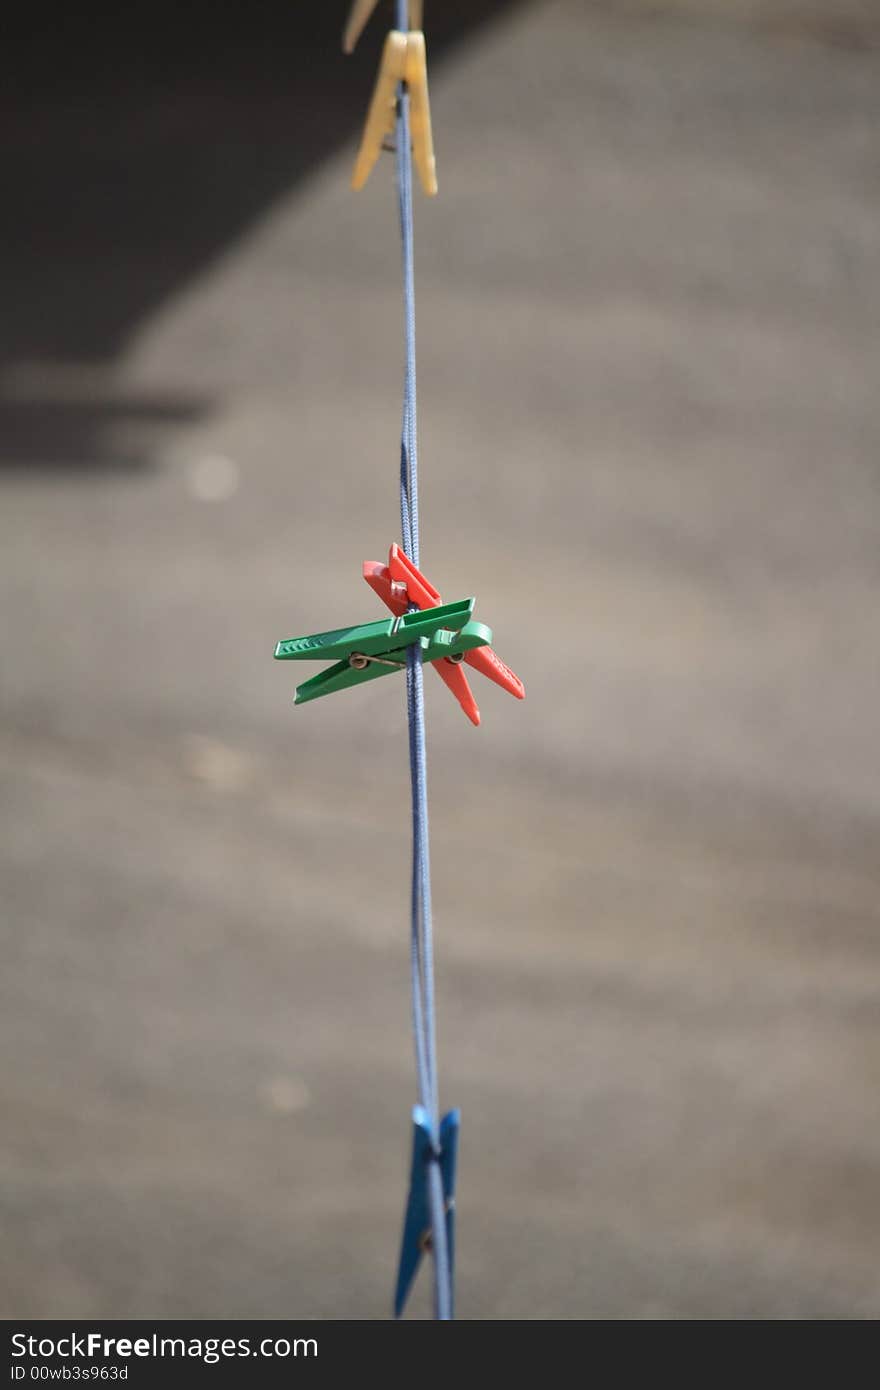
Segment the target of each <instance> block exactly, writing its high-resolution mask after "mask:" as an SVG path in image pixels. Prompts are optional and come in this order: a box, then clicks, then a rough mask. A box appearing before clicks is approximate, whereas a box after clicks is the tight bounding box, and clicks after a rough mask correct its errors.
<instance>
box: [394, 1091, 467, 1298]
mask: <svg viewBox="0 0 880 1390" xmlns="http://www.w3.org/2000/svg"><path fill="white" fill-rule="evenodd" d="M460 1126H461V1111H459V1110H450V1111H449V1114H448V1115H444V1116H443V1119H442V1120H441V1121H440V1153H439V1155H437V1154H436V1153H435V1149H434V1142H433V1140H432V1138H431V1118H430V1116H429V1114H428V1112H427V1110H425V1109H424V1108H423V1106H421V1105H417V1106H416V1107H415V1108H414V1110H413V1150H412V1167H411V1169H410V1179H409V1196H408V1198H407V1202H406V1216H405V1217H404V1222H403V1238H402V1240H401V1242H400V1263H399V1265H398V1268H397V1288H396V1290H395V1293H394V1316H395V1317H396V1318H399V1317H400V1315H401V1313H402V1312H403V1309H404V1305H405V1303H406V1300H407V1298H408V1296H409V1291H410V1289H411V1288H412V1285H413V1281H414V1279H415V1277H416V1274H417V1273H418V1268H419V1265H420V1263H421V1259H422V1255H423V1254H424V1253H425V1251H426V1250H430V1248H431V1214H430V1211H431V1209H430V1203H429V1201H428V1164H429V1163H430V1162H431V1161H432V1160H434V1161H436V1162H437V1163H439V1165H440V1178H441V1182H442V1184H443V1203H444V1208H445V1211H446V1249H447V1251H448V1255H449V1273H450V1276H451V1275H452V1274H453V1272H454V1270H455V1164H456V1159H457V1157H458V1131H459V1128H460ZM451 1282H452V1281H451V1278H450V1283H451Z"/></svg>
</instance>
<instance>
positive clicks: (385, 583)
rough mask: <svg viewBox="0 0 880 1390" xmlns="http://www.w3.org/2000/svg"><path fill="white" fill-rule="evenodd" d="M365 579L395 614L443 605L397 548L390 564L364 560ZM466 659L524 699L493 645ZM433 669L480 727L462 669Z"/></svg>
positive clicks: (446, 665)
mask: <svg viewBox="0 0 880 1390" xmlns="http://www.w3.org/2000/svg"><path fill="white" fill-rule="evenodd" d="M364 579H365V580H366V581H367V583H368V584H369V586H370V588H371V589H373V590H374V591H375V592H376V593H377V594H378V595H379V597H380V598H381V599H382V602H383V603H385V604H386V605H387V607H388V608H390V609H391V612H392V613H397V614H402V613H405V612H406V611H407V609H408V607H409V605H410V604H413V603H414V604H416V606H417V607H418V608H421V609H430V608H436V607H437V606H438V605H439V604H441V603H442V602H443V600H442V599H441V597H440V594H439V593H438V591H437V590H436V589H435V588H434V585H433V584H432V583H431V582H430V580H428V579H426V578H425V576H424V575H423V574H422V572H421V571H420V570H418V569H416V567H415V565H414V564H413V562H412V560H410V558H409V556H407V555H405V554H404V552H403V551H402V550H401V549H400V546H398V545H392V547H391V549H390V550H389V552H388V564H387V565H382V564H379V563H378V561H376V560H365V561H364ZM463 660H464V661H465V662H466V663H467V665H468V666H470V667H472V668H473V669H474V670H475V671H480V672H482V674H483V675H484V676H487V677H488V678H489V680H491V681H494V682H495V684H496V685H500V686H501V688H502V690H506V691H507V692H508V693H509V694H510V695H513V696H514V697H515V698H516V699H517V700H523V699H525V694H526V691H525V686H524V685H523V683H522V681H521V680H520V678H519V676H517V675H516V674H515V673H514V672H513V671H511V669H510V667H509V666H505V664H504V662H503V661H502V660H501V658H500V657H499V656H498V655H497V653H496V652H494V651H493V650H492V648H491V647H490V646H485V647H481V648H480V649H479V651H477V650H476V649H475V650H473V651H470V652H467V653H466V654H465V656H464V658H463ZM434 670H435V671H436V672H437V674H438V676H440V677H441V679H442V680H443V681H444V682H445V684H446V685H447V686H448V687H449V689H450V690H451V691H452V693H453V695H454V696H455V698H456V700H458V703H459V704H460V705H461V707H462V709H463V710H464V712H465V714H466V715H467V717H468V719H469V720H470V721H471V723H472V724H479V722H480V711H479V709H478V708H477V702H476V700H475V699H474V696H473V692H472V691H471V688H470V685H469V683H468V679H467V676H466V675H465V673H464V671H463V670H462V669H461V666H459V665H458V664H453V663H452V662H449V661H438V662H435V663H434Z"/></svg>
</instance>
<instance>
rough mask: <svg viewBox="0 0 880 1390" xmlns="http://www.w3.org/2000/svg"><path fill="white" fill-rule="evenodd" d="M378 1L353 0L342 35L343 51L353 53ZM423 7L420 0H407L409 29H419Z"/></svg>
mask: <svg viewBox="0 0 880 1390" xmlns="http://www.w3.org/2000/svg"><path fill="white" fill-rule="evenodd" d="M378 3H379V0H354V4H353V5H352V7H351V13H350V14H349V16H348V23H347V24H346V26H345V32H344V33H343V35H342V51H343V53H354V50H355V48H356V47H357V41H358V39H359V38H360V36H361V34H362V33H363V32H364V29H365V28H366V27H367V20H368V19H369V18H370V15H371V14H372V13H373V11H374V9H375V8H376V5H377V4H378ZM423 8H424V6H423V5H422V0H409V4H408V6H407V13H408V16H409V18H408V23H409V27H410V29H421V27H422V11H423Z"/></svg>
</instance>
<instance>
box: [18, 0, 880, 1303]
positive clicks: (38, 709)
mask: <svg viewBox="0 0 880 1390" xmlns="http://www.w3.org/2000/svg"><path fill="white" fill-rule="evenodd" d="M307 8H310V9H311V10H313V11H316V12H317V13H316V14H314V15H310V16H308V17H306V11H307ZM291 10H292V11H296V12H297V13H294V14H291V13H290V11H291ZM344 11H345V5H344V4H343V3H340V4H338V5H326V6H320V5H319V6H311V7H304V6H287V7H286V10H285V11H284V12H283V13H279V15H278V17H277V20H276V21H275V22H272V21H271V20H270V19H268V18H266V17H265V16H263V15H262V14H258V13H256V12H255V13H254V15H252V16H250V18H249V19H248V20H247V21H246V20H244V19H238V20H232V19H222V18H219V17H218V15H217V14H216V13H214V14H213V15H212V16H211V20H210V22H208V21H207V20H206V22H205V24H204V25H201V24H200V23H198V22H197V20H196V19H194V18H193V17H192V15H190V16H189V17H188V18H189V21H190V22H189V24H188V27H187V29H186V30H185V31H184V30H182V29H181V28H180V21H179V20H178V21H176V22H175V21H174V20H173V18H172V17H171V16H168V17H164V16H163V17H162V19H161V22H160V21H158V20H157V19H156V12H155V10H154V9H153V8H152V7H151V8H150V9H149V10H147V9H146V8H145V7H144V8H143V9H141V8H140V7H138V6H134V7H125V12H124V14H123V15H122V16H120V17H119V18H118V19H117V20H116V21H115V24H116V28H115V29H108V28H107V24H106V22H104V21H102V22H101V23H100V24H99V23H98V22H97V21H94V22H91V21H89V20H87V19H86V18H84V17H83V16H81V15H77V16H76V17H72V18H71V19H70V20H69V21H68V22H69V24H70V26H71V27H70V30H69V31H66V30H64V29H59V30H55V31H53V32H52V33H38V32H36V30H34V31H33V32H30V33H28V34H23V35H21V36H20V38H19V39H18V40H16V42H15V44H13V45H12V46H11V48H9V47H8V49H7V56H6V61H7V63H9V64H11V66H12V68H13V69H14V72H13V73H12V77H13V79H14V80H13V81H12V82H11V83H9V84H7V85H6V87H5V88H4V95H3V98H2V103H0V105H2V109H0V154H2V158H3V162H4V167H5V170H6V174H5V181H4V186H5V191H6V194H7V197H6V199H5V200H4V201H5V212H4V215H3V219H2V221H3V229H2V240H3V255H2V265H3V270H4V272H5V273H4V277H3V278H4V287H3V291H2V312H0V497H2V501H0V579H2V589H0V593H2V600H0V601H2V616H3V648H2V650H3V655H2V684H0V698H2V731H0V771H2V781H0V796H2V801H0V805H2V833H0V876H2V961H3V968H2V975H0V991H2V1014H0V1045H2V1055H3V1059H4V1060H3V1066H2V1073H0V1087H2V1113H3V1124H2V1141H0V1203H2V1218H0V1222H2V1224H0V1229H2V1239H0V1313H2V1314H3V1315H5V1316H7V1317H12V1316H15V1317H28V1316H29V1317H52V1316H55V1317H73V1318H75V1317H106V1318H110V1317H140V1318H158V1317H181V1318H182V1317H217V1318H245V1317H283V1316H292V1317H317V1318H339V1317H354V1318H382V1317H385V1316H387V1315H388V1313H389V1307H390V1296H391V1289H392V1283H393V1278H394V1269H395V1261H396V1254H397V1244H398V1238H399V1225H400V1220H401V1215H402V1205H403V1200H404V1194H405V1183H406V1171H407V1163H408V1153H407V1150H408V1144H409V1107H410V1106H411V1104H412V1102H413V1099H414V1082H413V1062H412V1056H411V1042H410V1032H409V1004H408V959H407V932H408V863H409V810H408V795H409V791H408V766H407V751H406V736H405V715H404V692H403V687H402V683H400V682H397V683H395V682H393V681H391V680H389V681H382V682H380V683H378V684H376V685H370V686H367V687H366V688H364V689H363V690H359V691H349V692H345V693H344V694H341V695H339V696H337V697H335V698H333V699H328V700H326V701H321V702H320V703H318V704H315V705H310V706H307V707H305V708H303V709H297V710H294V709H293V708H292V705H291V699H292V695H293V687H294V685H295V683H296V680H297V679H298V678H302V675H303V674H306V675H308V674H312V673H313V670H314V669H316V668H305V670H304V671H299V670H295V669H293V668H291V667H290V666H283V665H276V664H274V663H273V661H272V659H271V654H272V648H273V645H274V643H275V641H276V640H277V639H278V638H280V637H285V636H291V635H293V634H297V633H301V632H308V631H315V630H318V629H321V628H326V627H334V626H338V625H339V624H341V623H347V622H350V621H367V620H368V619H370V618H371V617H379V616H381V610H380V607H379V605H378V601H377V600H376V599H375V597H374V596H373V595H372V594H371V593H370V591H369V590H368V589H367V588H366V586H365V585H364V584H363V582H362V580H361V578H360V568H361V562H362V561H363V560H364V559H368V558H369V559H381V558H382V557H383V556H384V555H385V553H386V552H387V548H388V545H389V543H390V542H391V541H392V540H394V539H399V537H398V527H399V521H398V501H397V483H396V470H397V450H398V445H397V437H398V431H399V412H400V391H401V309H400V288H399V252H398V242H397V222H396V210H395V202H394V191H393V161H391V160H390V159H386V160H383V161H382V162H381V163H380V165H379V167H378V168H377V170H376V171H375V173H374V175H373V177H372V178H371V180H370V183H369V185H368V186H367V189H366V190H365V192H364V193H362V194H360V195H354V194H352V193H351V192H350V191H349V188H348V178H349V173H350V167H351V163H352V160H353V156H354V151H355V147H356V143H357V138H358V129H359V126H360V123H361V120H362V117H363V114H364V111H365V109H366V102H367V99H368V94H369V90H370V88H371V85H372V81H373V76H374V72H375V66H376V61H377V55H378V50H379V45H380V42H381V39H382V31H383V30H384V29H385V28H386V27H387V21H388V19H389V13H388V7H385V9H384V10H383V11H382V12H381V15H380V17H379V19H378V20H376V21H374V22H373V24H372V25H371V29H370V31H369V33H368V34H367V35H366V36H365V38H364V41H363V43H362V47H361V48H360V49H359V51H358V53H357V55H356V57H355V58H354V59H351V60H345V59H343V57H342V56H341V54H340V52H339V50H338V34H339V31H340V29H341V25H342V20H343V16H344ZM193 14H194V12H193ZM426 18H427V24H426V28H427V34H428V43H429V59H430V73H431V82H432V87H431V95H432V102H433V114H434V125H435V137H436V145H437V155H438V169H439V178H440V186H441V192H440V197H439V198H438V199H436V201H434V202H429V201H427V200H424V199H422V198H419V201H418V204H417V208H416V212H417V276H418V311H419V347H420V358H419V365H420V407H421V440H422V505H423V552H422V553H423V563H424V568H425V570H426V571H427V573H428V574H429V575H430V576H431V578H432V579H433V580H434V582H435V583H436V584H437V585H438V586H439V587H440V588H441V589H442V591H443V593H444V595H447V596H448V597H449V598H457V597H459V596H462V595H464V594H470V593H474V594H476V595H477V596H478V609H477V616H478V617H479V618H481V619H482V620H483V621H485V622H488V623H490V624H491V625H492V626H493V628H494V631H495V639H496V645H497V648H498V650H499V652H500V654H501V655H502V656H503V657H504V659H505V660H506V661H508V662H509V663H510V664H511V665H512V666H513V667H514V668H515V669H516V670H517V671H518V672H520V674H521V675H522V676H523V678H524V680H525V682H526V686H527V691H528V698H527V700H526V702H525V704H518V703H516V702H514V701H512V700H510V699H509V698H508V697H506V696H505V695H503V694H502V693H501V692H500V691H499V690H497V689H496V687H494V686H490V685H488V684H487V683H485V682H481V683H480V684H481V688H480V689H479V691H477V692H476V693H477V695H478V699H479V702H480V704H481V707H482V710H483V726H482V728H481V729H480V730H479V731H477V730H474V729H473V728H471V726H470V725H469V724H468V723H467V722H466V720H465V719H464V717H463V715H462V714H461V712H460V711H459V710H458V708H457V706H456V705H455V704H454V702H453V701H452V699H451V698H450V697H449V695H448V694H447V693H446V691H445V690H444V689H443V687H442V686H441V684H440V682H438V681H436V680H433V679H430V678H429V679H428V681H427V682H426V688H427V706H428V722H429V774H430V795H431V816H432V835H433V862H434V875H435V908H436V929H437V946H438V972H439V1019H440V1022H439V1030H440V1057H441V1074H442V1086H443V1100H444V1101H445V1102H446V1103H447V1104H450V1105H452V1104H457V1105H460V1106H461V1107H462V1110H463V1131H462V1147H461V1155H460V1187H459V1311H460V1314H461V1316H463V1317H468V1318H517V1319H520V1318H589V1317H603V1318H604V1317H624V1318H646V1317H647V1318H666V1317H683V1318H700V1317H732V1316H751V1317H798V1318H812V1317H841V1316H875V1315H877V1314H878V1313H880V1264H878V1237H880V1187H878V1179H880V1124H878V1120H880V1113H878V1112H880V1100H878V1096H880V999H878V992H880V945H878V939H877V934H878V927H880V862H878V849H880V783H878V774H880V731H878V708H880V630H878V608H877V594H878V587H877V586H878V579H880V463H878V446H880V401H878V384H880V372H878V366H880V364H878V348H877V341H878V328H880V221H878V213H880V192H878V190H880V182H878V173H880V163H878V155H880V134H878V119H880V15H878V12H877V7H876V4H875V3H869V0H864V2H863V3H859V0H761V3H758V0H754V3H746V0H706V2H705V3H703V4H698V3H696V0H693V3H674V2H673V0H656V3H648V0H645V2H644V3H635V2H634V3H613V0H606V3H588V0H548V3H541V2H540V0H535V3H520V4H513V3H501V0H498V3H494V4H489V3H486V4H469V3H464V0H461V2H460V3H445V4H444V3H441V0H435V3H431V0H429V3H428V6H427V16H426ZM477 683H478V681H475V682H474V684H475V689H476V685H477ZM429 1285H430V1280H429V1279H428V1278H427V1277H426V1276H425V1274H424V1273H423V1274H422V1277H421V1279H420V1282H419V1288H418V1290H417V1294H416V1297H415V1298H414V1300H413V1302H412V1305H411V1314H413V1315H416V1316H424V1315H426V1314H427V1313H428V1312H429V1306H430V1305H429V1299H428V1293H429Z"/></svg>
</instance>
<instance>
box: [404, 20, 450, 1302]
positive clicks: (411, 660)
mask: <svg viewBox="0 0 880 1390" xmlns="http://www.w3.org/2000/svg"><path fill="white" fill-rule="evenodd" d="M396 9H397V27H398V29H400V30H402V31H403V32H406V30H407V29H408V27H409V21H408V14H407V9H408V7H407V0H397V5H396ZM396 146H397V190H398V197H399V204H400V234H401V244H402V255H403V306H404V335H405V364H406V365H405V371H404V390H403V423H402V428H401V440H400V521H401V530H402V538H403V548H404V550H405V551H406V553H407V555H408V556H409V557H410V559H411V560H412V562H413V564H415V565H418V563H419V471H418V446H417V437H416V434H417V430H416V424H417V421H416V312H415V278H414V270H413V204H412V156H411V149H410V122H409V96H408V95H407V91H406V87H405V85H404V84H403V83H401V84H400V87H399V89H398V101H397V122H396ZM422 674H423V673H422V652H421V648H420V647H418V646H414V647H409V648H408V650H407V663H406V708H407V717H408V721H409V765H410V781H411V784H412V828H413V855H412V928H411V936H410V967H411V972H412V1016H413V1034H414V1038H415V1053H416V1076H417V1081H418V1091H419V1101H420V1103H421V1104H422V1105H423V1106H424V1108H425V1110H426V1111H427V1112H428V1114H429V1115H430V1117H431V1128H432V1135H433V1140H434V1152H433V1154H432V1157H431V1160H430V1162H429V1163H428V1170H427V1174H426V1181H427V1185H428V1204H429V1210H430V1213H431V1236H432V1241H431V1246H432V1250H433V1254H434V1316H435V1317H436V1318H438V1319H440V1320H442V1321H448V1320H450V1319H451V1318H452V1277H451V1270H450V1266H449V1251H448V1248H447V1242H446V1218H445V1210H444V1200H443V1182H442V1177H441V1173H440V1165H439V1161H438V1160H439V1154H440V1140H439V1134H440V1108H439V1097H438V1088H437V1037H436V1024H435V1014H434V942H433V928H432V922H431V858H430V849H429V843H428V773H427V763H426V758H425V702H424V689H423V681H422Z"/></svg>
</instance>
